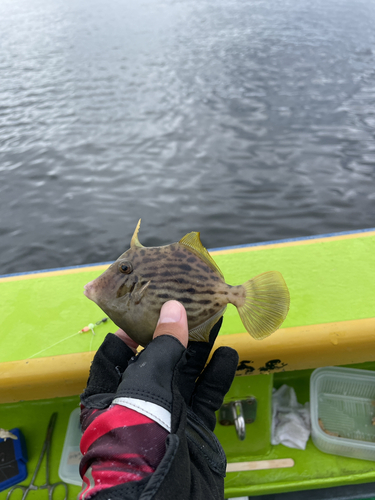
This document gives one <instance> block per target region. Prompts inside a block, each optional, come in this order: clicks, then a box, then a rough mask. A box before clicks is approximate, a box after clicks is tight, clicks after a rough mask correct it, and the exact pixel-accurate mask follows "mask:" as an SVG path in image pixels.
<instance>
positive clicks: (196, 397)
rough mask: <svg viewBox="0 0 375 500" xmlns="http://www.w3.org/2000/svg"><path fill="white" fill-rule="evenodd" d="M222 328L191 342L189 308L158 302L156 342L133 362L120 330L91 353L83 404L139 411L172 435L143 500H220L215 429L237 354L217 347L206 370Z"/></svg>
mask: <svg viewBox="0 0 375 500" xmlns="http://www.w3.org/2000/svg"><path fill="white" fill-rule="evenodd" d="M220 326H221V320H220V321H219V322H218V323H217V324H216V325H215V326H214V328H213V329H212V331H211V334H210V339H209V342H208V343H207V342H189V343H188V325H187V318H186V311H185V309H184V307H183V306H182V305H181V304H180V303H178V302H176V301H171V302H167V303H166V304H164V305H163V308H162V310H161V315H160V320H159V323H158V325H157V328H156V330H155V333H154V337H153V341H152V342H151V343H150V344H149V345H148V346H147V347H146V348H145V349H144V351H142V352H141V353H140V354H138V355H137V356H135V357H134V349H135V347H136V344H135V343H134V341H132V340H131V339H130V338H129V337H128V336H127V335H126V334H125V332H123V331H122V330H118V331H117V332H116V334H115V335H111V334H110V335H109V336H107V337H106V339H105V341H104V343H103V345H102V346H101V348H100V349H99V351H98V353H97V355H96V356H95V359H94V362H93V365H92V368H91V373H90V379H89V382H88V386H87V388H86V390H85V392H84V394H83V395H82V397H81V400H82V403H83V405H84V406H85V407H86V408H97V409H101V408H105V407H107V406H108V405H110V404H111V403H113V404H115V405H116V404H117V405H123V406H126V407H127V408H132V409H136V410H137V411H140V412H141V413H143V414H147V415H148V416H150V417H151V418H153V419H154V420H155V421H157V422H159V423H160V424H161V425H163V426H164V428H166V429H168V431H169V432H170V434H169V436H168V437H167V440H166V447H167V450H166V453H165V455H164V457H163V459H162V461H161V462H160V465H159V467H158V468H157V469H156V471H155V473H154V474H153V475H152V476H151V478H150V479H149V480H148V482H147V485H146V486H145V489H144V491H143V493H144V494H146V492H147V495H151V496H147V498H153V499H156V498H163V499H164V498H166V499H168V498H176V497H177V495H178V494H180V495H181V496H182V497H183V498H194V499H200V498H203V497H204V498H205V499H209V498H215V499H218V498H223V491H224V490H223V477H224V476H225V467H226V459H225V455H224V452H223V450H222V447H221V445H220V443H219V442H218V440H217V439H216V437H215V435H214V434H212V431H213V429H214V427H215V424H216V416H215V411H216V410H217V409H219V407H220V406H221V404H222V401H223V398H224V395H225V394H226V392H227V391H228V389H229V387H230V384H231V382H232V380H233V377H234V373H235V370H236V368H237V363H238V355H237V353H236V352H235V351H234V350H233V349H230V348H229V347H222V348H219V349H218V350H217V351H216V352H215V353H214V355H213V357H212V360H211V361H210V363H209V364H208V365H207V367H206V369H204V366H205V364H206V362H207V359H208V357H209V354H210V351H211V349H212V346H213V343H214V341H215V339H216V336H217V334H218V332H219V329H220ZM120 340H121V342H120ZM203 369H204V370H203ZM120 376H121V381H120ZM98 391H99V392H98ZM107 391H108V392H107ZM160 409H161V410H160ZM145 412H146V413H145ZM116 488H119V487H116ZM124 488H125V489H124ZM126 488H128V483H126V484H123V485H121V492H122V493H121V494H125V490H126ZM111 490H112V488H111ZM116 491H117V489H116ZM118 491H120V490H118ZM137 498H138V497H137ZM140 498H141V497H140Z"/></svg>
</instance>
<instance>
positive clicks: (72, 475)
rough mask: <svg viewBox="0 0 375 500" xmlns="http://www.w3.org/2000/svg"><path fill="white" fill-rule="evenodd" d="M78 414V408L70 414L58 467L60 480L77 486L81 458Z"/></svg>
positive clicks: (79, 478)
mask: <svg viewBox="0 0 375 500" xmlns="http://www.w3.org/2000/svg"><path fill="white" fill-rule="evenodd" d="M80 413H81V410H80V408H76V409H74V410H73V411H72V413H71V414H70V417H69V422H68V428H67V431H66V434H65V440H64V447H63V451H62V454H61V460H60V466H59V476H60V478H61V479H62V480H63V481H65V482H66V483H69V484H75V485H77V486H81V485H82V479H81V476H80V475H79V463H80V461H81V458H82V454H81V451H80V448H79V443H80V441H81V436H82V432H81V425H80V421H79V417H80Z"/></svg>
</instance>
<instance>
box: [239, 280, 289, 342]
mask: <svg viewBox="0 0 375 500" xmlns="http://www.w3.org/2000/svg"><path fill="white" fill-rule="evenodd" d="M242 286H243V287H244V288H245V291H246V295H245V298H244V300H243V299H242V301H243V303H242V304H241V305H237V309H238V313H239V315H240V317H241V320H242V323H243V324H244V326H245V328H246V330H247V331H248V332H249V333H250V335H251V336H252V337H253V338H254V339H258V340H261V339H264V338H266V337H268V336H269V335H271V333H273V332H274V331H276V330H277V329H278V328H279V327H280V326H281V324H282V323H283V321H284V320H285V318H286V316H287V314H288V311H289V305H290V296H289V290H288V287H287V285H286V283H285V281H284V278H283V277H282V275H281V273H279V272H278V271H270V272H267V273H263V274H259V275H258V276H256V277H255V278H253V279H251V280H249V281H247V282H246V283H244V284H243V285H242ZM235 305H236V304H235Z"/></svg>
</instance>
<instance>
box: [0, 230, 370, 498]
mask: <svg viewBox="0 0 375 500" xmlns="http://www.w3.org/2000/svg"><path fill="white" fill-rule="evenodd" d="M374 250H375V230H374V229H372V230H366V231H363V232H357V233H348V234H337V235H331V236H322V237H317V238H311V239H301V240H293V241H284V242H275V243H271V244H263V245H254V246H244V247H238V248H229V249H221V250H214V251H211V252H210V253H211V254H212V256H213V257H214V259H215V261H216V262H217V263H218V265H219V267H220V268H221V270H222V271H223V274H224V276H225V278H226V281H227V282H228V283H230V284H233V285H237V284H240V283H242V282H244V281H246V280H247V279H249V278H251V277H252V276H255V275H256V274H259V273H261V272H265V271H268V270H274V269H275V270H278V271H280V272H281V273H282V274H283V276H284V278H285V280H286V282H287V284H288V287H289V289H290V293H291V309H290V312H289V315H288V317H287V319H286V321H285V323H284V324H283V326H282V328H281V329H280V330H279V331H278V332H276V333H275V334H273V335H272V336H271V337H270V338H269V339H266V340H265V341H262V342H257V341H254V340H253V339H251V338H250V337H249V336H248V335H247V334H246V335H245V333H244V327H243V326H242V323H241V321H240V318H239V316H238V314H237V311H236V309H235V308H234V307H229V308H228V311H227V313H226V314H225V319H224V324H223V327H222V331H221V334H220V339H219V343H221V344H227V345H235V347H236V348H238V350H239V352H240V358H241V360H242V361H246V362H247V366H249V367H251V369H250V370H248V371H247V372H246V370H245V371H243V370H242V371H239V376H238V377H236V378H235V380H234V383H233V385H232V388H231V390H230V391H229V393H228V395H227V397H226V401H231V400H236V399H246V398H248V397H250V396H253V397H255V398H256V399H257V403H258V409H257V417H256V419H255V422H254V423H252V424H247V425H246V439H245V441H243V442H240V441H239V440H238V438H237V436H236V434H235V430H234V428H233V427H224V426H221V425H220V424H218V425H217V428H216V431H215V432H216V434H217V435H218V437H219V439H220V440H221V442H222V444H223V447H224V449H225V451H226V453H227V457H228V462H240V461H249V460H266V459H267V460H271V459H276V458H292V459H293V460H294V463H295V465H294V467H292V468H287V469H269V470H257V471H247V472H232V473H228V474H227V477H226V480H225V495H226V497H236V496H245V495H250V496H251V495H254V496H255V495H260V494H271V493H280V492H290V491H298V490H307V489H313V488H325V487H329V486H339V485H347V484H360V483H367V482H374V481H375V463H374V462H371V461H364V460H357V459H351V458H345V457H339V456H335V455H328V454H325V453H322V452H320V451H319V450H318V449H317V448H316V447H315V446H314V444H313V443H312V441H311V439H310V440H309V442H308V444H307V448H306V450H304V451H301V450H294V449H290V448H286V447H285V446H283V445H278V446H271V445H270V441H269V438H270V422H271V397H270V396H271V391H272V387H273V386H275V387H279V386H280V385H282V384H283V383H287V384H288V385H291V386H293V387H294V388H295V389H296V393H297V397H298V401H299V402H301V403H304V402H305V401H308V400H309V378H310V374H311V371H312V369H313V368H315V367H317V366H322V364H321V363H320V362H319V360H320V359H321V360H322V363H323V365H324V364H335V365H349V366H352V367H357V368H358V367H359V368H360V367H362V368H366V369H371V370H375V328H374V327H373V326H374V325H375V302H374V298H375V251H374ZM105 267H106V266H105V265H96V266H87V267H83V268H73V269H64V270H54V271H48V272H40V273H32V274H22V275H18V276H17V275H12V276H4V277H0V289H1V296H2V298H3V300H2V303H1V306H0V307H1V315H0V318H1V319H0V322H1V323H0V324H1V341H0V342H1V344H0V345H1V349H0V374H1V379H2V381H3V382H4V383H2V386H3V387H2V388H0V403H1V404H0V427H2V428H5V429H10V428H13V427H19V428H20V429H21V430H22V432H23V434H24V435H25V438H26V444H27V450H28V455H29V462H28V465H27V466H28V472H29V476H28V478H27V480H26V481H24V483H23V484H28V483H29V482H30V478H31V475H32V472H33V470H34V468H35V466H36V462H37V459H38V456H39V453H40V449H41V446H42V443H43V440H44V437H45V431H46V427H47V424H48V420H49V418H50V415H51V413H52V412H54V411H57V412H58V420H57V423H56V428H55V431H54V436H53V442H52V466H51V480H52V481H57V480H58V472H57V471H58V466H59V462H60V457H61V452H62V446H63V442H64V437H65V432H66V427H67V423H68V418H69V415H70V413H71V411H73V409H74V408H76V407H77V405H78V401H79V398H78V394H79V392H80V391H81V390H82V389H83V388H84V383H85V379H86V378H87V371H88V366H89V360H90V359H91V358H92V355H93V353H94V351H95V350H96V349H97V348H98V347H99V345H100V343H101V342H102V340H103V339H104V336H105V335H106V333H107V332H108V331H114V328H115V326H114V325H113V324H111V323H110V322H107V323H106V324H102V325H99V326H98V327H97V328H96V329H95V336H93V335H92V334H91V332H89V333H85V334H83V333H78V331H79V330H80V329H82V328H83V327H84V326H86V325H87V324H89V323H95V322H96V321H98V320H100V319H101V318H102V317H103V313H102V312H101V311H100V309H99V308H98V307H97V306H96V305H95V304H94V303H92V302H90V301H89V300H87V299H86V298H85V297H84V295H83V293H82V290H83V285H84V284H85V283H87V282H88V281H90V280H91V279H94V278H95V277H96V276H98V275H99V274H100V273H101V272H102V269H104V268H105ZM327 325H328V326H327ZM331 325H332V326H331ZM278 353H280V355H278ZM80 356H81V357H80ZM80 359H81V360H82V363H81V365H82V366H79V367H78V368H77V369H76V364H77V363H78V364H80V363H79V360H80ZM267 359H268V360H271V359H272V360H275V359H279V360H281V361H282V362H280V363H274V364H273V365H272V367H271V368H270V365H269V364H268V365H267V364H264V361H265V360H267ZM71 360H74V362H72V364H69V363H70V362H71ZM30 366H32V370H34V371H33V376H35V377H36V380H37V377H38V369H39V368H38V367H41V368H40V379H41V380H39V381H38V380H37V382H38V383H39V385H40V386H41V387H39V388H37V384H36V385H33V383H30V380H33V379H29V378H28V375H29V374H30V369H31V368H30ZM54 366H55V369H53V367H54ZM63 366H65V367H68V368H69V370H70V367H71V366H72V367H73V368H72V374H73V375H72V376H71V378H69V374H70V372H69V373H68V374H67V373H64V371H63V370H62V368H61V367H63ZM51 367H52V368H51ZM264 367H266V368H267V369H265V368H264ZM301 367H302V368H308V369H301ZM262 368H264V369H263V370H262ZM12 370H14V371H12ZM48 370H50V371H48ZM69 370H68V371H69ZM250 372H251V373H252V374H249V375H247V374H246V373H250ZM35 373H36V375H35ZM56 373H57V375H56ZM258 373H261V374H258ZM54 377H55V378H54ZM43 380H44V381H45V383H44V385H45V387H46V390H45V393H44V392H43V391H44V389H43ZM41 381H42V382H41ZM51 381H52V382H51ZM49 382H51V383H49ZM12 394H14V397H13V398H12ZM35 398H36V399H35ZM20 400H23V401H20ZM44 480H45V477H44V469H43V467H42V469H41V471H40V474H39V476H38V478H37V480H36V483H37V484H42V483H43V482H44ZM79 490H80V488H79V487H78V486H73V485H69V498H76V496H77V494H78V492H79ZM56 493H60V492H58V491H56ZM43 494H44V493H43V492H30V498H31V499H32V498H43V497H42V495H43ZM45 496H46V498H47V493H45ZM56 497H57V498H60V496H59V494H57V495H56ZM5 498H6V491H4V492H0V500H3V499H5ZM15 498H16V500H17V497H15ZM19 498H21V495H20V496H19ZM61 498H63V494H62V492H61Z"/></svg>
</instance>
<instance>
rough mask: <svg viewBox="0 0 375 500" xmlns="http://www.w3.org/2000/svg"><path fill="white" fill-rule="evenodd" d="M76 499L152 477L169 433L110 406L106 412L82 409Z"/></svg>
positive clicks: (133, 413) (83, 498)
mask: <svg viewBox="0 0 375 500" xmlns="http://www.w3.org/2000/svg"><path fill="white" fill-rule="evenodd" d="M81 424H82V430H83V436H82V439H81V453H82V455H83V458H82V460H81V464H80V474H81V477H82V480H83V485H82V491H81V493H80V495H79V500H88V499H89V498H93V497H94V495H95V494H96V493H97V492H98V491H100V490H103V489H107V488H110V487H111V486H116V485H118V484H121V483H127V482H129V481H139V480H140V479H143V478H144V477H147V476H149V475H151V474H152V473H153V472H154V471H155V469H156V468H157V466H158V465H159V463H160V461H161V459H162V458H163V456H164V453H165V439H166V437H167V435H168V432H167V431H166V430H165V429H164V428H163V427H162V426H161V425H159V424H157V423H156V422H154V421H153V420H151V419H150V418H148V417H146V416H144V415H142V414H140V413H138V412H136V411H134V410H130V409H129V408H126V407H124V406H119V405H113V406H111V407H110V408H107V409H105V410H90V409H87V408H84V407H82V408H81Z"/></svg>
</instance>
